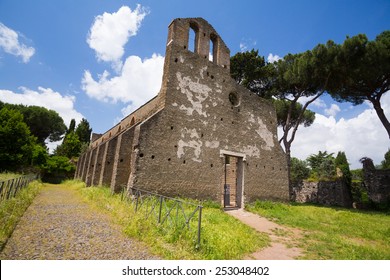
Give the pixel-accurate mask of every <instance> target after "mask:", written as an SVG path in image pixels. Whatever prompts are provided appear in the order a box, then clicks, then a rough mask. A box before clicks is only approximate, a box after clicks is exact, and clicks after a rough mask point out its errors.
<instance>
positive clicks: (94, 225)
mask: <svg viewBox="0 0 390 280" xmlns="http://www.w3.org/2000/svg"><path fill="white" fill-rule="evenodd" d="M0 259H2V260H4V259H19V260H32V259H44V260H60V259H66V260H73V259H76V260H107V259H108V260H128V259H158V257H156V256H153V255H152V254H150V253H149V252H148V249H147V248H146V247H145V245H143V244H141V243H140V242H138V241H135V240H133V239H130V238H128V237H126V236H125V235H124V234H122V232H121V229H120V228H119V227H118V226H116V225H115V224H113V223H112V222H111V221H110V218H109V217H108V216H106V215H104V214H102V213H101V212H98V211H97V210H95V209H93V208H91V207H90V206H89V205H88V204H87V203H86V202H84V201H83V200H82V198H81V197H80V195H79V194H78V193H77V191H75V190H72V189H69V188H66V187H64V186H61V185H46V187H44V188H43V189H42V191H41V193H40V194H39V195H38V196H37V197H36V198H35V200H34V201H33V203H32V204H31V205H30V207H29V208H28V209H27V211H26V212H25V214H24V215H23V217H22V219H21V220H20V222H19V223H18V225H17V226H16V228H15V230H14V232H13V234H12V236H11V237H10V239H9V240H8V242H7V244H6V246H5V247H4V249H3V251H2V252H1V253H0Z"/></svg>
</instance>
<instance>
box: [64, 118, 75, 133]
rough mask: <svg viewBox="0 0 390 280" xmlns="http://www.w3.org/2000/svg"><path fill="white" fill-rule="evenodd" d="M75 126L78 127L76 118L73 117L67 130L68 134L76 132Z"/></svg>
mask: <svg viewBox="0 0 390 280" xmlns="http://www.w3.org/2000/svg"><path fill="white" fill-rule="evenodd" d="M75 128H76V120H75V119H71V120H70V124H69V128H68V130H67V131H66V134H69V133H72V132H74V130H75Z"/></svg>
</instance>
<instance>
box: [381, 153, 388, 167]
mask: <svg viewBox="0 0 390 280" xmlns="http://www.w3.org/2000/svg"><path fill="white" fill-rule="evenodd" d="M381 167H382V169H390V149H389V150H388V151H387V152H386V153H385V159H384V160H382V162H381Z"/></svg>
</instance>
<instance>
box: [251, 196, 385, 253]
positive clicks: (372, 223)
mask: <svg viewBox="0 0 390 280" xmlns="http://www.w3.org/2000/svg"><path fill="white" fill-rule="evenodd" d="M247 210H249V211H251V212H254V213H257V214H260V215H261V216H264V217H267V218H270V219H272V220H274V221H275V222H277V223H280V224H284V225H288V226H291V227H295V228H298V229H302V230H303V231H304V236H303V238H302V240H301V246H302V247H303V248H304V249H305V251H306V254H305V256H304V258H305V259H343V260H346V259H373V260H378V259H384V260H389V259H390V215H388V214H386V213H380V212H368V211H366V212H363V211H358V210H350V209H343V208H335V207H321V206H314V205H306V204H301V205H297V204H284V203H277V202H267V201H266V202H260V201H258V202H256V203H253V204H250V205H248V206H247Z"/></svg>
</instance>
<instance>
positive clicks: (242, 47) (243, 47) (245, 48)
mask: <svg viewBox="0 0 390 280" xmlns="http://www.w3.org/2000/svg"><path fill="white" fill-rule="evenodd" d="M247 49H248V46H247V45H246V44H245V43H240V50H241V52H245V51H246V50H247Z"/></svg>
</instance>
